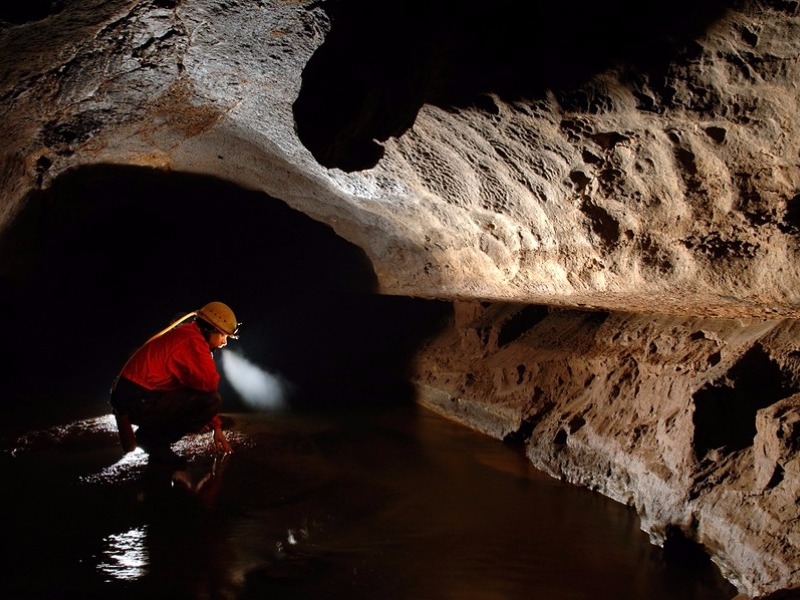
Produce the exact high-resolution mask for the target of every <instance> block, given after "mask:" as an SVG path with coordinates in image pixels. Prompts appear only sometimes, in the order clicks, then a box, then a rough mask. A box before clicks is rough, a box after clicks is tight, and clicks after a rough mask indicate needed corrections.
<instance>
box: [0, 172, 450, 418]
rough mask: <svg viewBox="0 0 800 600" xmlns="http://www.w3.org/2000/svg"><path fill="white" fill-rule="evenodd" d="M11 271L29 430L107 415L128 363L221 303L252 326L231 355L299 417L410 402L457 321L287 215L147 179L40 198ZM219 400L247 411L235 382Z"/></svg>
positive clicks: (15, 364) (22, 411)
mask: <svg viewBox="0 0 800 600" xmlns="http://www.w3.org/2000/svg"><path fill="white" fill-rule="evenodd" d="M0 256H2V264H1V267H0V269H1V270H0V273H2V279H1V280H0V285H2V288H3V289H2V298H3V303H4V304H5V306H3V308H4V309H5V310H4V313H5V314H6V315H9V314H10V315H13V322H14V323H16V324H17V325H18V330H17V331H15V332H14V335H13V342H12V345H11V348H12V357H11V369H10V372H11V373H12V378H11V385H10V388H9V390H10V394H9V395H8V396H7V397H6V398H5V402H6V406H7V407H8V409H9V410H10V411H11V412H12V415H13V417H14V418H13V419H12V421H13V420H14V419H17V420H18V421H19V423H20V424H22V423H24V422H25V421H30V420H32V419H34V420H38V421H41V420H43V419H44V420H46V421H52V422H57V421H59V419H63V418H71V417H77V416H87V415H90V414H101V413H102V412H103V411H105V410H106V405H105V402H106V395H107V391H108V388H109V387H110V384H111V381H112V379H113V377H114V376H115V375H116V373H117V370H118V369H119V368H120V367H121V366H122V363H123V362H124V361H125V359H126V358H127V356H128V355H129V353H130V352H132V351H133V350H134V349H136V348H137V347H138V346H139V345H140V344H142V343H143V342H144V341H145V340H146V339H148V338H149V337H150V336H151V335H153V334H155V333H156V332H157V331H159V330H161V329H162V328H163V327H165V326H166V325H167V324H168V323H170V322H171V321H172V320H173V319H175V318H177V317H179V316H182V315H184V314H186V313H187V312H190V311H192V310H195V309H197V308H199V307H200V306H202V305H204V304H205V303H206V302H209V301H211V300H221V301H223V302H226V303H227V304H229V305H230V306H231V307H232V308H233V310H234V311H235V312H236V315H237V318H238V320H239V321H242V322H243V326H242V336H241V339H240V340H238V341H232V342H231V343H230V344H229V347H228V348H229V351H232V352H236V353H239V354H241V355H244V356H245V357H246V358H247V359H248V360H249V361H251V362H253V363H255V364H257V365H258V366H259V367H261V368H262V369H266V370H268V371H270V372H274V373H277V374H280V376H281V377H282V378H284V379H285V380H287V381H289V382H291V383H292V390H293V395H292V397H291V398H290V401H291V404H292V405H294V406H318V405H320V404H324V405H327V406H332V407H336V406H341V405H342V404H354V405H359V403H362V402H367V401H368V402H376V401H378V402H380V401H386V402H388V401H405V400H408V399H409V398H410V395H409V394H410V388H409V387H408V385H407V382H406V370H407V363H408V359H409V357H410V355H411V354H412V353H413V350H414V347H415V346H416V345H417V344H418V343H419V340H420V338H421V337H424V336H425V335H426V334H427V333H428V332H430V331H431V330H432V328H433V327H435V325H436V323H437V321H438V319H439V318H440V316H441V315H442V314H443V311H446V310H447V307H448V305H445V304H444V303H436V302H425V301H421V300H415V299H410V298H397V297H387V296H380V295H377V294H375V288H376V281H375V276H374V273H373V271H372V268H371V265H370V263H369V261H368V259H367V258H366V256H365V255H364V253H363V252H362V251H361V249H360V248H357V247H355V246H353V245H352V244H350V243H348V242H346V241H345V240H343V239H342V238H340V237H338V236H337V235H336V234H335V233H334V232H333V231H332V230H331V229H330V228H329V227H327V226H326V225H324V224H322V223H319V222H316V221H313V220H312V219H310V218H308V217H307V216H306V215H304V214H302V213H299V212H297V211H294V210H292V209H290V208H289V207H287V206H286V205H285V204H284V203H283V202H281V201H279V200H276V199H274V198H270V197H268V196H266V195H265V194H262V193H258V192H253V191H248V190H244V189H241V188H239V187H237V186H235V185H232V184H230V183H226V182H224V181H220V180H217V179H214V178H210V177H202V176H197V175H189V174H180V173H168V172H163V171H156V170H151V169H145V168H138V167H119V166H94V167H88V168H81V169H77V170H74V171H72V172H69V173H67V174H65V175H63V176H62V177H60V178H59V179H58V180H57V181H56V182H55V183H54V185H53V186H52V188H50V189H49V190H47V191H45V192H36V193H33V194H32V195H31V196H29V197H28V198H27V200H26V202H25V208H24V210H23V211H22V212H21V213H20V214H19V215H18V216H17V218H16V219H15V221H14V222H13V223H12V224H11V226H10V228H9V229H8V230H7V231H6V232H5V234H4V236H3V238H2V240H1V241H0ZM227 351H228V350H226V352H227ZM220 371H221V372H223V369H220ZM222 392H223V397H224V398H225V401H226V404H225V406H224V407H223V410H225V411H236V410H244V409H245V406H244V404H242V403H240V400H241V398H240V397H238V395H237V394H236V393H235V392H233V389H232V388H231V387H230V386H229V385H226V383H225V380H224V378H223V384H222ZM367 399H368V400H367Z"/></svg>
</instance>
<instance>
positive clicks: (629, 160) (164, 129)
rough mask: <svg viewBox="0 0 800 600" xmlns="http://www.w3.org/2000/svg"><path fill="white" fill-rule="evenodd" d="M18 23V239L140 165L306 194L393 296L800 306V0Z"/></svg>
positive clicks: (156, 15)
mask: <svg viewBox="0 0 800 600" xmlns="http://www.w3.org/2000/svg"><path fill="white" fill-rule="evenodd" d="M0 20H1V21H2V28H0V72H1V73H2V75H0V111H1V112H0V114H2V126H3V138H4V143H3V145H2V147H0V164H1V165H2V186H0V189H2V192H1V193H2V195H3V198H2V208H0V210H1V211H2V212H1V213H0V223H2V226H3V227H8V226H9V224H10V223H12V222H13V219H14V217H15V215H17V214H18V213H19V212H20V210H21V209H22V208H23V207H24V205H25V203H26V199H27V198H29V197H30V194H31V192H33V191H35V190H39V189H47V188H48V187H50V186H51V185H52V184H53V182H54V181H56V180H57V179H58V177H60V176H61V175H62V174H64V173H65V172H67V171H69V170H71V169H75V168H78V167H84V166H88V165H101V164H106V165H108V164H110V165H126V166H139V167H148V168H153V169H158V170H163V171H166V172H169V171H173V172H181V173H194V174H200V175H205V176H214V177H217V178H220V179H222V180H225V181H228V182H231V183H234V184H236V185H239V186H241V187H243V188H245V189H248V190H256V191H259V192H263V193H265V194H268V195H269V196H272V197H274V198H278V199H280V200H281V201H283V202H285V203H286V204H287V205H288V206H289V207H291V208H293V209H296V210H298V211H301V212H303V213H305V214H306V215H308V216H309V217H311V218H313V219H315V220H317V221H320V222H322V223H324V224H326V225H329V226H330V227H331V228H333V230H334V231H335V232H336V233H337V234H338V235H339V236H341V237H342V238H344V239H346V240H348V241H349V242H351V243H353V244H355V245H357V246H358V247H360V248H361V249H363V251H364V252H365V253H366V256H367V257H368V258H369V260H370V261H371V264H372V267H373V269H374V272H375V276H376V278H377V287H378V289H379V291H381V292H383V293H386V294H397V295H409V296H419V297H426V298H440V299H481V300H498V301H508V302H521V303H534V304H550V305H561V306H569V307H581V308H586V309H602V310H616V311H624V312H661V313H672V314H684V315H696V316H719V317H746V318H782V317H796V316H797V315H798V313H800V296H799V295H798V290H800V285H799V284H800V269H798V261H797V260H796V255H797V252H798V233H799V232H800V191H799V190H800V169H799V168H798V167H799V166H800V135H798V133H800V108H799V107H800V103H799V102H798V87H797V68H798V64H797V56H798V50H800V35H798V33H800V32H798V29H800V14H799V11H798V3H797V2H792V1H780V0H771V1H767V0H764V1H750V2H743V1H739V2H734V1H727V2H726V1H723V0H719V1H714V2H711V1H698V0H696V1H693V2H688V1H684V0H679V1H677V2H672V3H659V4H657V5H656V6H637V7H631V6H630V5H629V4H628V3H625V2H622V1H621V0H607V1H601V2H594V3H585V2H578V1H577V0H566V1H562V2H558V3H552V2H522V1H517V0H498V1H497V2H493V3H463V2H455V1H453V0H427V1H415V0H387V1H382V2H379V3H376V2H370V1H367V0H327V1H324V0H322V1H308V2H303V1H292V0H260V1H254V0H224V1H223V0H86V1H84V2H75V1H71V0H60V1H57V2H32V3H29V4H27V5H26V8H14V7H8V6H6V7H4V8H2V9H0ZM220 202H224V199H220Z"/></svg>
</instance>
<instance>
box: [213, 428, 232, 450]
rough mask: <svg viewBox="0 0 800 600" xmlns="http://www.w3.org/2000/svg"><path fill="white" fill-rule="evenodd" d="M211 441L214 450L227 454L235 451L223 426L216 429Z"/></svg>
mask: <svg viewBox="0 0 800 600" xmlns="http://www.w3.org/2000/svg"><path fill="white" fill-rule="evenodd" d="M211 443H212V445H213V446H214V450H216V451H218V452H224V453H225V454H230V453H231V452H233V448H231V445H230V444H229V443H228V438H226V437H225V432H224V431H222V429H221V428H218V429H215V430H214V437H213V440H212V442H211Z"/></svg>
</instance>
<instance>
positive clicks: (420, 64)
mask: <svg viewBox="0 0 800 600" xmlns="http://www.w3.org/2000/svg"><path fill="white" fill-rule="evenodd" d="M736 4H738V2H737V1H736V0H692V1H690V0H677V1H676V2H668V3H667V2H657V3H639V4H635V5H633V4H631V3H629V2H624V1H623V0H603V1H599V2H582V1H580V0H564V1H561V2H541V1H533V2H531V1H530V0H498V1H496V2H491V3H463V2H458V1H456V0H385V1H382V2H373V1H372V0H329V1H328V2H324V3H321V5H322V6H323V8H324V9H325V10H326V12H327V13H328V14H329V16H330V18H331V22H332V27H331V31H330V33H329V34H328V36H327V38H326V39H325V42H324V43H323V44H322V45H321V46H320V47H319V48H318V49H317V51H316V53H315V54H314V55H313V56H312V57H311V60H309V62H308V64H307V65H306V68H305V70H304V71H303V82H302V88H301V90H300V94H299V96H298V98H297V100H296V102H295V104H294V116H295V121H296V127H297V133H298V135H299V137H300V139H301V140H302V142H303V144H304V145H305V146H306V147H307V148H308V149H309V150H310V151H311V152H312V154H313V155H314V156H315V158H316V159H317V160H318V161H319V162H320V163H321V164H322V165H324V166H326V167H338V168H340V169H343V170H345V171H356V170H361V169H368V168H371V167H373V166H375V164H376V163H377V161H378V160H379V159H380V157H381V156H382V154H383V148H382V146H381V145H380V144H379V143H377V142H382V141H385V140H387V139H388V138H389V137H397V136H400V135H401V134H402V133H403V132H405V131H406V130H407V129H408V128H409V127H411V125H412V124H413V123H414V120H415V119H416V115H417V112H418V111H419V109H420V108H421V107H422V105H423V104H426V103H428V104H433V105H436V106H441V107H444V108H451V109H454V108H460V107H466V106H473V105H475V106H478V107H480V108H483V109H485V110H488V111H497V107H496V106H494V103H493V102H492V100H491V99H490V98H489V97H488V96H487V94H497V95H498V96H500V97H501V98H503V99H504V100H507V101H514V100H520V99H528V100H537V99H541V98H543V97H544V94H545V93H546V92H547V91H548V90H552V91H553V92H554V93H555V95H556V97H557V98H558V100H559V102H560V103H561V104H562V105H563V106H564V107H565V109H566V110H581V111H588V112H597V111H601V110H603V108H604V107H603V101H602V98H597V97H595V96H594V94H593V91H592V89H591V87H586V88H584V89H578V88H579V87H580V86H581V85H582V84H584V83H586V82H587V81H588V80H589V79H590V78H591V77H592V76H593V75H596V74H599V73H602V72H603V71H605V70H606V69H608V68H610V67H613V66H622V67H623V68H625V69H626V72H629V74H630V77H631V78H632V79H637V78H638V79H647V80H648V83H649V87H650V88H651V89H655V90H657V92H658V93H661V94H662V95H663V96H664V98H665V99H666V100H667V103H668V99H669V97H670V94H671V90H670V89H668V88H664V87H663V86H664V82H663V79H664V73H665V70H666V69H667V68H668V62H669V61H670V60H674V59H675V58H676V57H678V56H681V55H683V56H684V57H686V56H688V55H690V54H691V52H692V44H691V42H692V40H694V39H696V38H697V37H698V36H699V35H700V34H702V33H703V32H704V31H705V29H706V28H707V27H708V26H709V25H710V24H712V23H713V22H714V21H715V20H717V19H718V18H719V17H721V16H722V15H723V14H724V13H725V11H726V10H728V8H730V7H733V6H735V5H736ZM634 87H636V86H634ZM643 100H646V99H645V98H643ZM641 108H643V109H645V110H647V108H648V107H647V106H646V105H643V106H642V107H641ZM376 140H377V142H376Z"/></svg>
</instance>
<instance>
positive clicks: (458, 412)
mask: <svg viewBox="0 0 800 600" xmlns="http://www.w3.org/2000/svg"><path fill="white" fill-rule="evenodd" d="M797 327H798V326H797V324H796V323H795V322H794V321H750V322H745V321H728V320H710V319H685V318H677V317H675V318H666V317H662V318H658V319H654V318H644V317H642V316H636V315H625V314H617V313H591V312H578V311H566V310H561V309H545V308H541V307H540V308H538V309H536V310H534V309H533V308H532V307H521V306H518V305H517V306H515V305H502V304H501V305H490V304H484V305H482V304H479V303H463V304H458V305H456V308H455V311H454V318H453V322H452V327H451V329H450V330H449V331H448V332H446V333H443V334H441V335H439V336H437V337H436V338H435V339H434V341H432V342H431V343H430V344H429V345H428V346H427V348H426V349H424V350H423V351H422V352H421V354H420V358H419V361H420V363H419V365H418V367H417V372H418V382H419V385H420V396H421V399H422V402H423V403H424V404H426V405H427V406H430V407H432V408H433V409H434V410H437V411H438V412H440V413H442V414H445V415H447V416H449V417H450V418H454V419H457V420H459V421H461V422H462V423H465V424H467V425H470V426H472V427H476V428H477V429H479V430H481V431H483V432H486V433H488V434H489V435H492V436H494V437H496V438H499V439H505V440H507V441H509V442H512V443H517V444H521V445H522V446H523V447H524V448H525V452H526V454H527V456H528V457H529V458H530V460H531V461H532V462H533V464H534V465H536V466H537V467H539V468H541V469H543V470H544V471H546V472H548V473H550V474H551V475H553V476H554V477H557V478H560V479H563V480H565V481H570V482H574V483H577V484H580V485H582V486H586V487H588V488H590V489H594V490H598V491H600V492H601V493H603V494H605V495H607V496H609V497H611V498H614V499H616V500H618V501H620V502H623V503H625V504H628V505H631V506H634V507H635V508H636V510H637V512H638V513H639V514H640V515H641V518H642V527H643V529H645V530H646V531H648V532H649V533H650V535H651V536H652V538H653V541H654V542H655V543H658V544H660V545H663V546H665V547H668V546H669V545H670V544H672V543H679V542H676V541H675V540H676V539H681V538H683V539H687V540H693V541H695V542H698V543H701V544H702V545H703V546H704V547H706V548H707V549H708V550H709V552H710V553H711V554H712V556H713V557H714V559H715V561H716V562H717V563H718V564H719V566H720V568H721V569H722V571H723V572H724V573H725V574H726V576H728V577H729V578H730V579H731V580H732V581H734V582H735V583H736V584H737V585H738V586H739V587H740V589H741V590H742V591H743V592H745V593H747V594H751V595H754V596H760V595H764V594H767V593H769V592H774V591H777V590H781V589H783V588H796V587H797V577H798V569H800V554H798V548H800V527H798V525H797V524H798V522H800V503H799V502H798V496H800V488H798V479H797V478H796V477H795V476H792V475H789V473H790V472H792V473H794V472H795V470H796V469H797V460H798V459H797V455H796V445H797V443H798V440H797V435H798V434H797V431H796V427H797V410H798V408H797V402H798V399H797V398H798V397H797V390H798V384H799V383H800V378H799V376H800V370H799V369H798V363H797V354H796V352H797V351H796V347H797V342H796V340H797V334H798V329H797Z"/></svg>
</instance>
